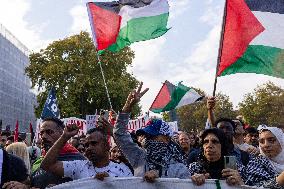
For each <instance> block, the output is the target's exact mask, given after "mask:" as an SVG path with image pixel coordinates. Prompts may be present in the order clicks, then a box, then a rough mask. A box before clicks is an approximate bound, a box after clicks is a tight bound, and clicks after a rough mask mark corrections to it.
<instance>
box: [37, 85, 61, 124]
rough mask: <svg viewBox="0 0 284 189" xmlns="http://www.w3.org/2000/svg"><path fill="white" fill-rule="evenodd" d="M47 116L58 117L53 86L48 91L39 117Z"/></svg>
mask: <svg viewBox="0 0 284 189" xmlns="http://www.w3.org/2000/svg"><path fill="white" fill-rule="evenodd" d="M47 117H56V118H60V112H59V109H58V104H57V99H56V96H55V91H54V89H53V88H52V89H51V90H50V91H49V93H48V96H47V99H46V101H45V104H44V108H43V110H42V113H41V119H44V118H47Z"/></svg>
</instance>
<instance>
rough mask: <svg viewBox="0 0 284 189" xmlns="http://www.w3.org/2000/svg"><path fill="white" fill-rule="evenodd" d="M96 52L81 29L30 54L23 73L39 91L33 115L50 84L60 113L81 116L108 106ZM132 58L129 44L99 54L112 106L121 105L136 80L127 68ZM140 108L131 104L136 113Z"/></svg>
mask: <svg viewBox="0 0 284 189" xmlns="http://www.w3.org/2000/svg"><path fill="white" fill-rule="evenodd" d="M96 53H97V52H96V49H95V47H94V45H93V42H92V39H91V38H90V36H89V34H88V33H87V32H81V33H80V34H78V35H73V36H70V37H68V38H65V39H63V40H59V41H54V42H52V43H51V44H50V45H48V46H47V48H46V49H42V50H40V52H38V53H32V54H31V55H30V65H29V66H28V67H27V68H26V73H27V75H28V76H29V77H30V78H31V81H32V87H38V88H39V91H41V92H40V93H39V94H38V96H37V100H38V104H39V105H38V107H36V109H35V113H36V116H37V117H39V116H40V114H41V111H42V108H43V105H44V103H45V100H46V97H47V93H48V90H49V89H50V88H51V87H54V88H55V89H56V95H57V99H58V102H59V108H60V113H61V116H62V117H70V116H77V117H79V116H80V117H84V115H86V114H94V113H95V111H96V109H98V110H100V109H109V103H108V100H107V96H106V91H105V88H104V83H103V80H102V75H101V72H100V67H99V64H98V61H97V54H96ZM133 58H134V52H133V51H131V49H130V48H129V47H126V48H124V49H123V50H121V51H120V52H118V53H111V52H109V51H107V52H105V53H104V54H103V55H101V64H102V67H103V70H104V73H105V78H106V83H107V86H108V89H109V93H110V97H111V101H112V106H113V109H114V110H120V109H121V108H122V106H123V104H124V102H125V100H126V98H127V95H128V93H129V92H130V91H131V90H132V89H133V88H135V87H136V86H137V84H138V81H137V80H136V79H135V77H134V76H133V75H132V74H130V73H128V72H127V67H128V66H131V63H132V60H133ZM140 109H141V108H140V107H139V106H137V107H135V110H134V111H133V112H132V114H133V115H137V114H138V113H139V112H140Z"/></svg>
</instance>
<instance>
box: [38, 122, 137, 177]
mask: <svg viewBox="0 0 284 189" xmlns="http://www.w3.org/2000/svg"><path fill="white" fill-rule="evenodd" d="M78 131H79V128H78V127H77V126H76V125H70V126H67V127H66V128H65V129H64V131H63V134H62V135H61V136H60V138H59V139H58V140H57V141H56V142H55V144H54V145H53V146H52V147H51V148H50V150H49V151H48V152H47V154H46V156H45V158H44V159H43V161H42V164H41V167H42V168H43V169H44V170H46V171H50V172H52V173H54V174H56V175H58V176H61V177H62V176H65V177H70V178H72V179H73V180H75V179H81V178H88V177H93V176H95V177H96V178H97V179H100V180H103V178H104V177H107V176H111V177H128V176H132V173H131V171H130V169H129V168H128V167H127V166H126V165H125V164H123V163H121V164H118V163H114V162H112V161H110V160H109V149H110V147H109V144H108V141H107V136H106V135H105V134H104V132H103V131H102V130H100V129H98V128H94V129H91V130H89V131H88V133H87V138H86V139H87V140H86V144H85V147H86V151H85V155H86V157H87V158H88V160H76V161H59V160H58V159H57V157H58V155H59V152H60V149H61V148H62V147H63V146H64V145H65V144H66V143H67V141H68V140H69V139H70V138H71V137H73V136H75V135H76V134H77V133H78Z"/></svg>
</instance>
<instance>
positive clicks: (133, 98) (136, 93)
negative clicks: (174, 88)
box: [122, 82, 149, 113]
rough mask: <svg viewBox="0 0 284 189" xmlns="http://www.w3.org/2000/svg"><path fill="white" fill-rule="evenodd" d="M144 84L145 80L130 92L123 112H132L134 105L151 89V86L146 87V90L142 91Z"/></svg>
mask: <svg viewBox="0 0 284 189" xmlns="http://www.w3.org/2000/svg"><path fill="white" fill-rule="evenodd" d="M142 86H143V82H141V83H140V85H139V87H138V89H137V90H133V91H132V92H130V93H129V95H128V97H127V100H126V102H125V104H124V106H123V108H122V112H125V113H130V112H131V110H132V108H133V106H134V105H135V104H136V103H137V102H139V101H140V98H141V97H142V96H143V95H144V94H145V93H146V92H147V91H148V90H149V88H146V89H144V91H142V92H141V89H142Z"/></svg>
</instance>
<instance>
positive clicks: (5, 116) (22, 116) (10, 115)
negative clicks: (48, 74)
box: [0, 24, 36, 132]
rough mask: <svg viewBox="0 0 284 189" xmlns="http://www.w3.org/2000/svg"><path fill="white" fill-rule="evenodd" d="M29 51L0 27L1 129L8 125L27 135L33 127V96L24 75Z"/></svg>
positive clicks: (27, 78)
mask: <svg viewBox="0 0 284 189" xmlns="http://www.w3.org/2000/svg"><path fill="white" fill-rule="evenodd" d="M28 55H29V51H28V49H27V48H26V47H25V46H24V45H23V44H22V43H21V42H19V41H18V40H17V39H16V38H15V37H14V36H13V35H12V34H11V33H10V32H9V31H8V30H7V29H6V28H5V27H4V26H3V25H1V24H0V120H2V128H3V129H4V128H5V126H6V125H10V127H11V129H14V128H15V125H16V122H17V120H18V121H19V130H20V131H22V132H26V131H29V124H30V123H32V124H34V123H35V120H36V118H35V115H34V105H35V103H36V97H35V94H34V93H32V92H31V81H30V79H29V77H28V76H27V75H26V74H25V68H26V67H27V66H28V65H29V57H28Z"/></svg>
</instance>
